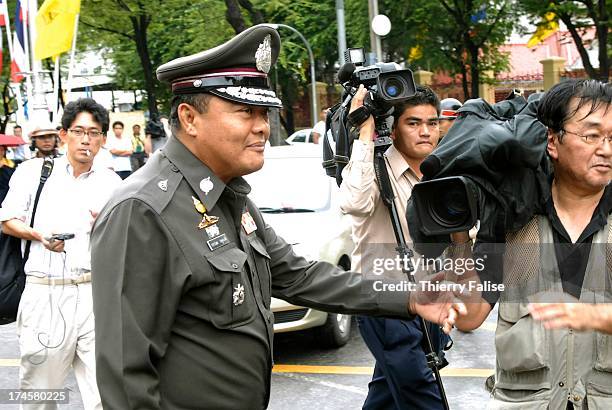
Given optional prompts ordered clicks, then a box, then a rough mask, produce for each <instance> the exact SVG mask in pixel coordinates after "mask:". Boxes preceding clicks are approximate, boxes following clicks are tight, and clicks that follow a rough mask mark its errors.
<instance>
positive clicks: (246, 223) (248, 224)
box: [241, 211, 257, 235]
mask: <svg viewBox="0 0 612 410" xmlns="http://www.w3.org/2000/svg"><path fill="white" fill-rule="evenodd" d="M241 222H242V228H244V231H245V232H246V234H247V235H250V234H251V233H252V232H255V231H256V230H257V225H256V224H255V221H254V220H253V217H252V216H251V214H250V213H249V212H248V211H247V212H245V213H243V214H242V221H241Z"/></svg>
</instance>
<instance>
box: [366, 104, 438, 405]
mask: <svg viewBox="0 0 612 410" xmlns="http://www.w3.org/2000/svg"><path fill="white" fill-rule="evenodd" d="M387 117H388V115H376V116H374V118H375V128H376V134H377V137H376V140H375V141H374V172H375V174H376V179H377V182H378V188H379V190H380V197H381V199H382V201H383V203H384V204H385V206H386V207H387V209H388V210H389V217H390V218H391V226H392V227H393V233H394V234H395V241H396V243H397V247H396V248H395V249H396V251H397V253H398V254H399V257H400V260H402V261H406V263H405V264H403V266H402V272H403V273H404V274H405V275H407V276H408V280H410V282H412V283H416V281H415V279H414V275H412V273H413V272H414V266H413V264H412V256H413V255H414V252H412V249H410V248H409V247H408V245H407V244H406V240H405V239H404V233H403V231H402V225H401V223H400V219H399V214H398V212H397V207H396V206H395V201H394V199H395V194H394V193H393V188H392V186H391V180H390V179H389V173H388V172H387V167H386V164H385V157H384V153H385V151H386V150H387V148H388V147H389V146H390V145H391V143H392V141H391V138H390V137H389V136H390V135H391V132H390V131H389V128H388V127H387V123H386V118H387ZM419 321H420V324H421V329H422V330H423V337H424V342H425V343H424V346H423V350H424V351H425V358H426V359H427V366H428V367H429V368H430V369H431V371H432V372H433V374H434V376H435V378H436V384H437V385H438V389H439V390H440V397H441V399H442V404H443V406H444V409H446V410H448V409H450V407H449V405H448V399H447V398H446V393H445V391H444V385H443V384H442V379H441V377H440V366H441V365H442V360H441V359H440V357H439V356H438V354H437V353H436V352H435V351H434V348H433V344H432V342H431V335H430V333H429V328H428V327H427V322H426V321H425V320H424V319H423V318H422V317H420V316H419Z"/></svg>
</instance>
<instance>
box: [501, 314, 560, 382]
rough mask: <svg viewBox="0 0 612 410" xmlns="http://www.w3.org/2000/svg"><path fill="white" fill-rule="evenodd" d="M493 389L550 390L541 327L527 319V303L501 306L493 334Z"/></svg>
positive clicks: (543, 335) (545, 345)
mask: <svg viewBox="0 0 612 410" xmlns="http://www.w3.org/2000/svg"><path fill="white" fill-rule="evenodd" d="M495 349H496V352H497V381H496V384H495V387H496V388H501V389H511V390H532V391H535V390H541V389H550V387H551V385H550V380H549V376H548V373H549V367H548V349H547V338H546V332H545V330H544V327H543V326H542V325H541V324H540V323H536V322H535V321H534V320H533V319H532V318H531V316H530V315H529V310H528V309H527V304H526V303H510V302H507V303H501V304H500V306H499V319H498V324H497V331H496V332H495Z"/></svg>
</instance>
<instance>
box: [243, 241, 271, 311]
mask: <svg viewBox="0 0 612 410" xmlns="http://www.w3.org/2000/svg"><path fill="white" fill-rule="evenodd" d="M249 243H250V244H251V247H252V248H253V250H254V251H255V265H256V268H257V277H258V278H259V286H261V293H262V294H263V300H264V306H265V307H266V309H270V297H271V295H272V284H271V280H272V274H271V272H270V255H269V254H268V251H267V250H266V247H265V245H264V244H263V242H262V241H261V240H260V239H259V238H258V237H254V238H252V239H249Z"/></svg>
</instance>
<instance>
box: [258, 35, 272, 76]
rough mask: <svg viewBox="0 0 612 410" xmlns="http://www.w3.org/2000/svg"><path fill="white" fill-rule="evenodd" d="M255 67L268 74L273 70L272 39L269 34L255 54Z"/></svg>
mask: <svg viewBox="0 0 612 410" xmlns="http://www.w3.org/2000/svg"><path fill="white" fill-rule="evenodd" d="M255 67H257V69H258V70H259V71H263V72H264V73H266V74H267V73H269V72H270V68H272V37H270V35H269V34H268V35H267V36H266V37H265V38H264V41H263V42H262V43H261V44H260V45H259V47H258V48H257V51H256V52H255Z"/></svg>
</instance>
